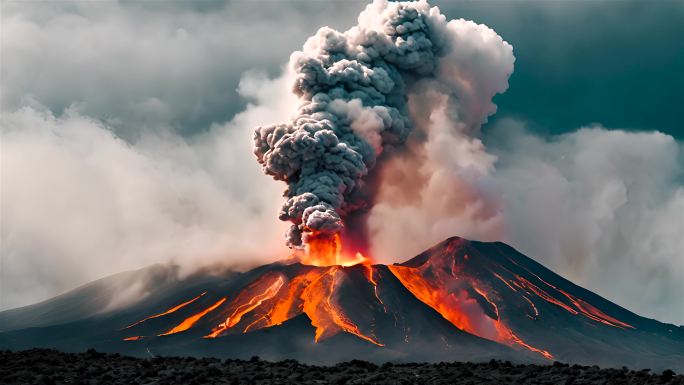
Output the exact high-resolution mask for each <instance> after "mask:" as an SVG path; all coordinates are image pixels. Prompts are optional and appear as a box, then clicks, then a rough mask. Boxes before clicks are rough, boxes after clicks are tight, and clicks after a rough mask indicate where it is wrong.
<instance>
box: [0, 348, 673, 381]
mask: <svg viewBox="0 0 684 385" xmlns="http://www.w3.org/2000/svg"><path fill="white" fill-rule="evenodd" d="M456 383H458V384H542V385H543V384H554V385H555V384H573V385H581V384H639V385H642V384H645V385H648V384H671V385H675V384H679V385H681V384H684V375H681V374H676V373H674V372H673V371H671V370H666V371H663V372H662V373H654V372H652V371H649V370H648V369H646V370H641V371H632V370H628V369H626V368H623V369H600V368H599V367H597V366H579V365H572V366H569V365H567V364H563V363H559V362H555V363H553V365H514V364H512V363H510V362H508V361H506V362H501V361H495V360H492V361H490V362H488V363H479V364H476V363H469V362H466V363H463V362H454V363H438V364H420V363H411V364H389V363H388V364H384V365H382V366H377V365H375V364H372V363H369V362H365V361H358V360H354V361H350V362H345V363H341V364H337V365H335V366H311V365H304V364H300V363H298V362H297V361H294V360H285V361H280V362H268V361H262V360H260V359H258V358H256V357H254V358H252V359H250V360H249V361H244V360H232V359H228V360H225V361H221V360H218V359H215V358H201V359H197V358H192V357H163V358H162V357H155V358H147V359H145V358H133V357H127V356H121V355H119V354H104V353H100V352H96V351H94V350H88V351H86V352H85V353H62V352H59V351H56V350H47V349H33V350H26V351H20V352H11V351H0V384H3V385H12V384H55V385H57V384H315V385H324V384H456Z"/></svg>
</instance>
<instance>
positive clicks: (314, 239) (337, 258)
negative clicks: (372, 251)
mask: <svg viewBox="0 0 684 385" xmlns="http://www.w3.org/2000/svg"><path fill="white" fill-rule="evenodd" d="M299 260H300V262H301V263H302V264H304V265H311V266H345V267H346V266H354V265H358V264H359V263H370V260H369V259H367V258H366V257H364V256H363V255H361V253H356V254H354V255H347V254H344V253H342V240H341V238H340V236H339V234H335V235H333V236H330V235H315V234H314V235H311V236H310V237H309V238H308V243H307V245H306V249H305V250H304V252H303V253H302V254H301V255H299Z"/></svg>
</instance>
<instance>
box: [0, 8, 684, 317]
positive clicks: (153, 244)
mask: <svg viewBox="0 0 684 385" xmlns="http://www.w3.org/2000/svg"><path fill="white" fill-rule="evenodd" d="M264 4H267V6H264ZM431 4H432V5H437V6H439V7H440V9H441V10H442V12H443V13H444V14H445V15H446V16H447V17H448V18H451V19H458V18H465V19H471V20H474V21H475V22H477V23H484V24H486V25H488V26H489V27H490V28H492V29H494V30H495V31H496V32H497V33H498V34H499V35H500V36H501V37H502V38H503V39H504V40H505V41H507V42H508V43H510V44H511V45H512V46H513V54H514V56H515V65H514V71H513V74H512V75H511V77H510V79H509V82H508V86H509V87H508V90H507V91H506V92H505V93H502V94H499V95H497V96H495V97H494V103H495V104H496V105H497V107H498V109H497V112H496V114H495V115H493V116H491V117H490V118H489V120H488V122H487V123H486V124H485V125H484V126H483V127H482V128H481V132H480V133H479V137H480V138H481V140H482V143H483V144H484V146H485V147H486V149H487V154H489V155H491V157H488V158H486V159H488V160H486V162H491V164H487V167H485V169H486V170H485V171H483V173H482V175H479V176H477V177H476V178H472V180H471V179H468V183H467V184H466V185H464V186H461V187H462V188H463V190H467V191H472V194H471V195H475V196H476V197H477V199H476V201H477V202H480V201H485V204H490V205H493V206H494V207H495V209H494V210H493V211H492V212H491V213H490V214H486V215H488V216H487V217H486V218H484V220H480V219H481V218H480V217H474V216H472V215H468V214H463V213H468V212H469V210H465V209H463V210H460V211H458V213H456V214H454V215H453V216H450V217H439V216H435V215H437V214H434V213H430V210H425V207H423V206H421V205H420V204H416V205H414V206H412V207H407V208H405V209H406V210H405V211H402V212H407V213H412V214H411V215H412V218H414V221H415V223H416V225H415V226H394V227H392V226H388V229H387V230H385V232H384V233H380V234H379V235H378V240H377V244H376V245H375V247H374V250H375V251H378V254H383V255H385V256H380V257H379V259H381V260H383V259H384V261H386V262H389V261H397V260H401V259H406V258H408V257H410V256H412V255H410V254H409V255H402V252H403V253H410V252H416V253H417V252H419V251H420V250H422V249H421V248H424V247H427V246H429V245H430V244H431V242H435V241H439V240H440V239H441V238H444V237H446V236H449V235H462V236H465V237H470V238H474V239H485V240H503V241H506V242H507V243H509V244H511V245H512V246H514V247H516V248H518V249H519V250H520V251H522V252H524V253H526V254H527V255H529V256H530V257H532V258H534V259H536V260H537V261H539V262H541V263H542V264H544V265H545V266H547V267H549V268H551V269H552V270H554V271H556V272H558V273H560V274H561V275H563V276H565V277H567V278H569V279H571V280H572V281H573V282H575V283H578V284H580V285H582V286H584V287H587V288H588V289H590V290H592V291H595V292H597V293H598V294H600V295H602V296H604V297H606V298H608V299H610V300H612V301H615V302H617V303H618V304H620V305H622V306H624V307H626V308H628V309H630V310H632V311H635V312H637V313H638V314H641V315H644V316H647V317H651V318H657V319H659V320H662V321H667V322H674V323H678V324H682V323H684V296H682V293H684V283H682V282H684V150H683V146H682V143H683V141H684V126H683V125H682V124H681V120H680V119H679V112H680V111H681V110H682V101H683V100H684V71H681V69H682V68H684V43H683V42H682V40H681V36H683V35H684V3H682V2H681V1H659V2H646V1H617V0H612V1H582V2H575V1H561V0H553V1H538V0H535V1H472V0H471V1H444V2H439V1H433V2H431ZM364 6H365V3H364V2H345V3H341V2H332V1H331V2H325V1H324V2H313V1H297V2H293V1H287V2H285V1H282V2H276V1H274V2H268V3H264V2H248V1H227V2H219V1H201V2H196V3H186V2H131V1H121V2H114V1H106V2H69V1H61V2H40V1H37V2H30V3H25V2H18V1H16V2H15V1H5V2H3V3H2V5H1V7H2V9H1V11H2V12H1V15H0V17H1V18H2V25H1V26H0V28H1V29H0V32H1V36H0V38H1V41H0V55H1V57H0V76H1V78H0V85H1V88H0V96H1V99H0V112H1V114H2V116H0V124H1V126H0V128H1V130H2V131H1V132H2V142H1V143H0V145H1V146H2V147H1V150H2V152H1V154H0V156H1V158H0V160H1V163H0V209H1V211H0V220H1V221H0V279H1V281H0V309H4V308H12V307H17V306H23V305H27V304H30V303H33V302H36V301H39V300H43V299H46V298H49V297H51V296H53V295H56V294H59V293H61V292H64V291H65V290H69V289H71V288H73V287H76V286H78V285H80V284H83V283H86V282H88V281H90V280H93V279H97V278H100V277H103V276H105V275H108V274H112V273H115V272H119V271H123V270H127V269H132V268H139V267H143V266H146V265H149V264H151V263H158V262H164V261H168V260H173V261H174V262H177V263H180V264H181V265H182V266H197V265H204V264H210V263H217V262H228V263H233V264H242V265H249V264H256V263H259V262H266V261H269V260H272V259H274V257H273V256H274V255H278V256H283V255H286V254H287V250H286V249H285V248H284V246H283V241H282V232H283V231H284V227H283V224H282V223H279V222H278V221H277V218H276V215H275V212H276V211H277V208H278V207H279V205H280V199H281V198H280V195H281V190H282V186H281V185H279V184H277V183H276V182H274V181H271V180H270V179H269V178H268V177H266V176H263V175H262V174H261V172H260V170H259V166H258V164H257V163H256V161H255V160H254V158H253V156H252V154H251V148H250V146H251V136H252V130H253V128H254V127H255V126H257V125H260V124H269V123H273V122H277V121H281V120H283V119H284V118H286V117H287V116H288V115H289V114H290V112H291V111H290V110H289V109H288V108H289V106H290V105H291V100H289V99H288V98H287V97H282V95H285V94H286V93H287V89H288V88H289V84H288V83H287V80H288V79H286V78H285V77H283V76H281V75H282V73H283V66H284V65H285V64H286V63H287V60H288V58H289V55H290V53H292V52H293V51H295V50H298V49H301V47H302V44H303V43H304V41H305V40H306V38H307V37H308V36H311V35H312V34H314V33H315V32H316V30H318V28H320V27H322V26H326V25H327V26H330V27H332V28H335V29H338V30H345V29H347V28H349V27H351V26H352V25H354V24H355V19H356V17H357V15H358V13H359V12H360V11H361V10H362V9H363V8H364ZM462 195H463V194H456V193H455V194H454V196H458V197H461V198H462ZM490 195H491V198H489V196H490ZM468 196H469V198H467V199H471V200H472V199H473V198H472V197H470V195H468ZM482 196H485V197H486V198H481V197H482ZM463 199H466V198H463ZM471 203H472V202H471V201H468V202H467V203H462V206H463V207H465V208H470V207H472V206H469V205H470V204H471ZM478 204H479V203H478ZM459 207H460V206H459ZM412 210H414V211H412ZM402 212H399V211H394V212H387V211H383V210H380V209H378V210H377V212H376V213H377V215H376V216H375V217H373V218H375V220H377V221H380V222H387V221H389V218H397V217H396V215H400V214H401V213H402ZM483 215H485V214H483ZM402 223H403V222H402ZM492 224H493V225H492ZM401 234H410V235H411V236H412V237H408V238H410V239H415V240H416V242H414V244H412V245H410V246H409V247H406V245H404V244H401V243H398V242H396V241H395V240H396V239H397V237H398V236H400V235H401ZM255 238H258V241H257V240H255ZM407 250H408V251H407ZM390 255H391V257H390ZM188 269H189V268H188Z"/></svg>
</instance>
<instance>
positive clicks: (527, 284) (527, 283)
mask: <svg viewBox="0 0 684 385" xmlns="http://www.w3.org/2000/svg"><path fill="white" fill-rule="evenodd" d="M515 278H516V279H517V280H518V282H516V283H515V284H516V285H517V286H519V287H521V288H524V289H528V290H531V291H532V292H533V293H534V294H536V295H537V296H539V297H541V298H542V299H543V300H545V301H546V302H549V303H552V304H554V305H556V306H560V307H562V308H563V309H565V310H566V311H567V312H569V313H572V314H575V315H577V314H579V313H578V312H577V310H575V309H573V308H571V307H570V306H568V305H566V304H564V303H563V302H561V301H559V300H557V299H555V298H553V297H552V296H551V295H549V294H548V293H547V292H545V291H544V290H542V289H540V288H539V287H538V286H537V285H535V284H533V283H532V282H530V281H528V280H526V279H525V278H523V277H521V276H519V275H516V276H515Z"/></svg>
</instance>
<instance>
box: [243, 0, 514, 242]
mask: <svg viewBox="0 0 684 385" xmlns="http://www.w3.org/2000/svg"><path fill="white" fill-rule="evenodd" d="M483 41H484V42H486V43H487V44H484V45H483V44H481V42H483ZM483 46H484V48H490V47H492V46H493V48H494V49H493V50H492V51H487V50H482V47H483ZM492 52H493V53H494V54H495V56H494V57H492V55H490V53H492ZM476 57H480V58H481V61H478V60H472V59H473V58H476ZM499 64H503V65H499ZM481 65H485V67H484V69H483V68H482V67H481ZM497 65H498V66H497ZM512 65H513V55H512V47H511V46H510V45H508V44H507V43H506V42H504V41H503V40H502V39H501V38H500V37H499V36H498V35H497V34H496V33H494V31H492V30H490V29H489V28H487V27H485V26H481V25H477V24H475V23H472V22H467V21H464V20H458V21H450V22H447V21H446V18H445V16H444V15H442V14H441V13H440V11H439V9H438V8H437V7H432V8H430V7H429V5H428V4H427V2H425V1H421V2H396V3H394V2H393V3H388V2H387V1H381V0H378V1H375V2H374V3H373V4H371V5H369V6H368V7H367V8H366V9H365V10H364V11H363V12H362V13H361V14H360V15H359V18H358V25H356V26H355V27H353V28H351V29H349V30H347V31H346V32H338V31H336V30H333V29H331V28H328V27H324V28H321V29H320V30H319V31H318V32H317V33H316V35H314V36H313V37H311V38H310V39H309V40H308V41H307V42H306V44H305V45H304V49H303V51H299V52H295V53H294V54H293V55H292V56H291V58H290V68H291V70H292V71H293V72H294V73H295V74H296V75H295V76H296V79H295V82H294V88H293V90H294V92H295V94H296V95H298V96H299V97H300V101H301V104H300V106H299V108H298V110H297V112H296V113H295V116H294V117H293V118H292V119H291V121H290V122H288V123H281V124H274V125H269V126H261V127H258V128H257V129H256V130H255V135H254V146H255V147H254V154H255V155H256V157H257V160H258V161H259V163H260V164H261V165H262V166H263V170H264V172H265V173H266V174H268V175H271V176H273V177H274V178H275V179H276V180H281V181H285V182H286V183H287V186H288V187H287V189H286V191H285V193H284V196H285V197H286V198H287V199H286V201H285V203H284V204H283V206H282V208H281V210H280V213H279V218H280V219H281V220H283V221H290V222H292V226H291V227H290V230H289V231H288V232H287V234H286V238H287V244H288V246H290V247H301V246H302V245H303V243H306V242H307V240H308V238H309V237H332V236H335V235H338V234H340V233H341V232H342V231H343V229H344V217H345V216H346V215H347V214H349V213H350V212H352V211H354V210H357V209H360V208H363V207H366V206H367V204H368V202H369V200H372V196H370V195H372V193H371V192H370V191H369V189H367V188H366V187H367V186H366V183H365V181H364V178H365V177H367V176H368V174H369V172H370V170H371V169H372V168H373V167H374V166H375V165H376V163H377V161H378V159H379V157H380V156H381V155H382V154H383V151H385V149H386V148H393V147H397V146H401V145H402V144H403V143H404V142H405V141H406V139H407V138H408V136H409V132H410V129H411V125H412V124H411V119H410V117H409V113H410V111H409V102H410V100H411V95H415V94H420V95H421V97H422V96H427V97H426V98H423V99H422V100H428V101H430V102H431V101H435V102H437V103H438V104H439V105H440V106H441V107H440V108H441V111H442V115H443V117H442V119H443V120H445V121H448V120H453V121H455V122H457V124H449V125H447V126H446V127H447V128H455V129H457V130H464V131H468V130H476V129H477V128H478V127H479V125H480V124H481V123H482V121H483V120H484V119H485V118H486V116H487V115H488V114H490V113H492V112H494V111H495V106H494V105H493V104H491V101H490V100H491V97H492V96H493V95H494V94H495V93H497V92H502V91H504V90H505V89H506V88H507V86H508V83H507V79H508V76H509V75H510V73H511V72H512V69H513V66H512ZM426 93H427V94H429V95H423V94H426ZM423 109H424V110H426V111H424V113H429V110H430V107H428V106H427V105H425V106H423ZM409 183H410V182H409Z"/></svg>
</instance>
